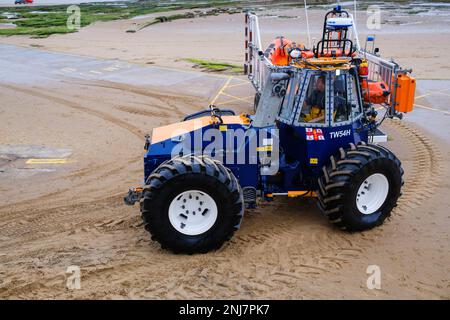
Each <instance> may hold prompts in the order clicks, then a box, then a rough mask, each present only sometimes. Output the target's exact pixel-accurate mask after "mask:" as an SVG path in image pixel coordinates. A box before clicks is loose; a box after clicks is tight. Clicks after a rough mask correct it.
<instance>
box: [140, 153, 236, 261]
mask: <svg viewBox="0 0 450 320" xmlns="http://www.w3.org/2000/svg"><path fill="white" fill-rule="evenodd" d="M243 212H244V201H243V193H242V189H241V187H240V185H239V183H238V181H237V179H236V177H235V176H234V175H233V173H232V172H231V171H230V170H229V169H228V168H226V167H225V166H224V165H223V164H222V163H220V162H219V161H216V160H213V159H211V158H209V157H206V156H193V155H188V156H184V157H177V158H174V159H171V160H169V161H166V162H165V163H163V164H161V165H160V166H159V167H158V168H157V169H156V170H155V171H154V172H153V173H152V174H151V175H150V176H149V178H148V180H147V183H146V186H145V187H144V190H143V199H142V202H141V213H142V218H143V220H144V223H145V228H146V230H148V231H149V232H150V234H151V236H152V239H153V240H156V241H158V242H159V243H160V244H161V247H162V248H163V249H169V250H171V251H173V252H175V253H188V254H193V253H206V252H208V251H211V250H215V249H218V248H220V247H221V246H222V245H223V243H224V242H225V241H227V240H229V239H230V238H231V237H232V236H233V234H234V232H235V231H236V230H237V229H238V228H239V226H240V223H241V220H242V217H243Z"/></svg>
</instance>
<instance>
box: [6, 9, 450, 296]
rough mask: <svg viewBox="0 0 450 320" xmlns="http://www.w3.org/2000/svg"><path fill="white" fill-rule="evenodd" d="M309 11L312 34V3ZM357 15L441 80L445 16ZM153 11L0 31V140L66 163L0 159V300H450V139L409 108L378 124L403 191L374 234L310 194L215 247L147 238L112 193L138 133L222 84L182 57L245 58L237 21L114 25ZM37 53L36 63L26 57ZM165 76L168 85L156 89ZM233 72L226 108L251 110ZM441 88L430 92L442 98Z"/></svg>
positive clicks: (138, 157) (124, 181) (248, 216)
mask: <svg viewBox="0 0 450 320" xmlns="http://www.w3.org/2000/svg"><path fill="white" fill-rule="evenodd" d="M310 14H311V15H310V23H311V30H312V31H314V32H312V36H313V37H316V38H318V37H319V34H320V32H321V26H322V23H323V20H322V19H323V14H324V12H323V11H317V10H313V11H311V13H310ZM259 15H260V16H261V18H260V23H261V29H262V33H263V42H264V43H268V41H269V40H270V39H272V38H273V37H274V36H277V35H284V36H286V37H288V38H291V39H295V40H297V41H298V42H301V41H303V42H304V41H307V40H306V39H307V35H306V32H305V30H304V29H305V27H304V26H305V19H304V11H303V10H302V9H290V10H285V9H283V10H265V11H262V12H260V13H259ZM274 16H282V18H275V17H274ZM357 16H358V26H359V30H360V34H361V39H364V37H365V35H367V34H373V33H375V34H376V37H377V46H378V47H380V48H381V53H382V55H383V56H384V57H392V58H394V59H395V61H397V62H398V63H400V64H402V65H404V66H405V67H408V68H413V70H414V75H415V76H416V77H417V79H418V81H420V80H450V76H449V74H450V73H449V71H450V70H449V69H450V65H449V63H448V61H447V58H448V52H449V50H450V17H449V16H427V15H406V16H403V15H399V14H398V13H396V12H386V13H385V14H384V15H383V22H384V23H383V24H382V28H381V30H376V31H375V32H373V31H371V30H367V28H366V26H365V13H364V12H359V13H358V15H357ZM152 17H153V16H152V15H149V16H146V17H144V18H141V19H130V20H121V21H112V22H98V23H94V24H92V25H90V26H88V27H85V28H82V29H81V30H80V31H79V32H77V33H73V34H66V35H52V36H50V37H49V38H46V39H32V38H28V37H22V36H13V37H1V38H0V45H4V46H3V47H0V59H1V60H2V61H1V63H2V68H3V69H2V70H7V71H8V72H10V73H9V74H8V76H6V74H7V72H6V71H5V73H4V75H2V76H0V101H1V104H0V121H1V124H2V125H1V127H0V146H3V147H5V146H9V147H11V146H13V145H14V146H18V145H20V146H36V145H39V146H45V147H46V148H47V149H48V150H50V151H48V152H53V154H58V152H59V153H61V152H63V151H64V150H65V149H67V150H68V151H67V152H68V153H69V154H70V155H69V156H67V158H68V159H69V160H68V162H67V163H66V164H65V165H63V166H55V165H43V166H35V167H33V170H28V171H27V170H25V168H29V167H27V165H26V163H25V161H26V160H24V159H23V158H20V157H19V156H17V157H15V158H14V157H12V156H10V157H9V158H5V156H3V157H0V169H1V170H0V177H1V179H0V240H1V243H0V297H1V298H3V299H11V298H19V299H29V298H48V299H55V298H62V299H66V298H71V299H72V298H77V299H85V298H87V299H189V298H191V299H212V298H225V299H264V298H270V299H450V277H449V274H450V269H449V266H450V254H449V243H450V239H449V230H450V215H449V212H448V206H449V205H450V200H449V199H448V194H449V191H450V184H449V183H448V178H449V177H450V165H449V163H450V146H449V142H448V137H447V136H442V135H441V136H439V135H438V134H435V131H433V130H427V128H426V126H424V125H421V124H420V123H413V122H412V121H408V116H406V117H405V120H403V121H401V122H400V121H399V120H388V121H386V123H385V124H384V126H383V129H384V130H385V131H386V132H387V133H388V134H389V135H390V139H389V142H388V143H387V144H386V146H387V147H388V148H390V149H391V150H393V151H394V152H395V153H396V154H397V156H398V157H399V158H400V159H401V161H402V164H403V167H404V169H405V188H404V191H403V196H402V197H401V198H400V200H399V203H398V207H396V208H395V209H394V212H393V214H392V217H391V218H390V219H389V221H386V223H385V224H384V225H383V226H381V227H379V228H377V229H374V230H371V231H367V232H363V233H344V232H341V231H339V230H336V229H335V228H333V227H332V226H330V224H329V223H328V221H327V220H326V218H324V217H323V216H321V215H320V213H319V210H318V209H317V207H316V204H315V202H314V201H312V200H308V199H281V198H280V199H277V200H276V201H274V202H272V203H261V205H260V206H259V207H258V209H255V210H248V211H246V213H245V217H244V220H243V224H242V227H241V229H240V230H239V231H238V232H237V233H236V234H235V236H234V238H233V239H232V240H231V241H230V242H228V243H226V244H225V245H224V246H223V247H222V248H221V249H220V250H218V251H216V252H212V253H208V254H205V255H193V256H184V255H173V254H171V253H170V252H167V251H165V250H162V249H161V248H160V246H159V244H158V243H156V242H153V241H151V240H150V237H149V236H148V233H147V232H146V231H145V230H144V229H143V227H142V223H141V218H140V216H139V209H138V208H137V207H133V208H130V207H126V206H124V205H123V202H122V198H123V196H124V194H125V193H126V191H127V190H128V187H130V186H135V185H137V184H139V183H140V182H141V181H140V179H141V176H142V156H143V150H142V147H143V144H144V135H145V133H147V132H149V131H150V130H151V128H153V127H156V126H160V125H162V124H168V123H171V122H175V121H179V120H180V119H181V118H182V117H183V116H184V115H186V114H189V113H191V112H194V111H197V110H200V109H203V108H205V107H206V106H207V105H208V104H209V102H210V101H211V100H212V99H213V98H214V97H215V96H216V95H217V92H218V91H219V89H220V88H221V87H222V86H223V84H224V83H225V82H226V80H227V79H228V76H227V75H226V74H225V75H224V74H209V73H202V72H200V71H198V70H195V69H192V65H191V64H190V63H188V62H186V61H185V59H187V58H198V59H207V60H217V61H226V62H230V63H235V64H241V63H243V57H244V52H243V47H244V38H243V37H244V33H243V26H244V25H243V15H242V14H234V15H228V14H221V15H218V16H211V17H206V18H196V19H184V20H177V21H174V22H170V23H161V24H157V25H154V26H150V27H147V28H144V29H142V30H140V31H138V32H136V33H127V32H126V31H127V30H129V29H130V28H133V27H135V24H136V23H142V22H145V21H147V20H149V19H151V18H152ZM17 47H19V48H20V50H19V49H17V54H15V52H16V51H15V50H16V49H15V48H17ZM6 52H11V53H8V54H9V55H8V56H7V53H6ZM53 53H54V55H52V54H53ZM47 54H49V55H47ZM15 55H16V56H17V57H19V58H17V59H15V58H14V56H15ZM34 55H36V56H38V55H39V60H38V61H37V62H36V63H31V62H30V63H29V62H27V61H28V60H27V59H33V56H34ZM7 57H8V58H7ZM7 59H11V60H14V64H12V62H11V66H10V67H8V65H9V63H8V60H7ZM77 59H78V60H79V61H80V62H79V64H80V65H82V66H83V67H76V65H77V63H78V62H77V61H78V60H77ZM85 59H87V60H85ZM67 61H69V62H70V63H73V65H68V63H67ZM72 61H73V62H72ZM27 64H28V65H27ZM84 67H86V68H87V69H83V68H84ZM108 68H110V69H109V70H110V71H108ZM152 68H154V69H152ZM14 71H16V73H17V74H15V73H14ZM44 71H45V72H44ZM108 72H111V74H110V73H108ZM141 72H142V74H141V75H140V76H139V77H132V76H133V75H136V74H138V73H141ZM170 72H173V75H170V81H171V82H170V83H163V82H162V81H161V82H158V81H159V80H158V79H159V78H158V77H160V76H161V74H164V76H167V75H166V74H165V73H167V74H169V73H170ZM147 75H153V76H147ZM149 77H153V79H147V78H149ZM188 79H189V80H188ZM231 81H232V82H231V84H233V85H235V87H232V86H229V87H230V89H229V90H230V91H228V93H230V94H233V95H237V94H239V95H240V96H241V97H242V99H241V100H235V101H233V102H232V103H230V104H224V105H227V106H229V107H232V108H233V109H235V110H237V111H238V112H251V110H252V106H251V101H252V98H250V97H251V96H252V95H253V94H254V91H253V89H252V87H251V86H250V85H248V84H247V83H246V78H245V77H244V76H234V77H233V78H232V80H231ZM447 83H448V82H447ZM233 88H234V89H233ZM238 88H239V90H240V91H239V93H236V92H232V91H231V90H238ZM419 88H420V86H419ZM447 89H449V90H450V88H441V89H439V90H440V93H441V94H442V97H441V98H442V99H444V98H445V97H447V96H448V94H450V91H446V90H447ZM436 91H437V90H432V89H430V90H425V89H420V90H419V91H418V92H417V96H418V97H420V96H421V95H424V97H422V98H418V99H421V100H420V101H419V100H417V101H418V103H420V104H421V105H423V106H424V107H428V108H432V109H433V108H434V107H435V105H433V104H432V100H431V97H435V96H433V94H434V93H436ZM433 92H434V93H433ZM427 94H429V97H427V96H426V95H427ZM428 98H430V100H428ZM228 100H230V99H229V97H228ZM226 101H227V97H221V98H220V99H219V100H218V102H219V103H220V102H226ZM425 111H427V112H429V115H433V116H434V115H435V116H436V117H447V119H448V116H449V114H450V113H449V112H448V111H449V110H446V111H445V110H444V111H443V112H436V113H433V112H434V111H433V110H425ZM425 111H424V112H425ZM447 121H448V120H447ZM431 125H432V124H430V126H431ZM47 149H46V150H47ZM33 150H34V149H33ZM52 150H53V151H52ZM55 150H56V151H58V152H56V151H55ZM61 150H63V151H61ZM10 153H11V152H10ZM70 265H77V266H80V268H81V273H82V287H81V289H80V290H68V289H67V288H66V286H65V284H66V273H65V271H66V268H67V267H68V266H70ZM369 265H378V266H379V267H380V268H381V270H382V287H381V290H369V289H368V288H367V286H366V280H367V277H368V274H367V273H366V269H367V267H368V266H369Z"/></svg>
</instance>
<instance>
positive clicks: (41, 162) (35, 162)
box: [26, 159, 68, 164]
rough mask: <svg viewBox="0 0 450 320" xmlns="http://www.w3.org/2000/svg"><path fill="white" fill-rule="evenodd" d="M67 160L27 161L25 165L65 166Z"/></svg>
mask: <svg viewBox="0 0 450 320" xmlns="http://www.w3.org/2000/svg"><path fill="white" fill-rule="evenodd" d="M67 162H68V160H67V159H28V160H27V162H26V164H65V163H67Z"/></svg>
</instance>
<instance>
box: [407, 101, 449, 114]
mask: <svg viewBox="0 0 450 320" xmlns="http://www.w3.org/2000/svg"><path fill="white" fill-rule="evenodd" d="M414 107H418V108H422V109H427V110H432V111H437V112H442V113H444V114H450V112H448V111H445V110H440V109H436V108H431V107H427V106H423V105H421V104H417V103H415V104H414Z"/></svg>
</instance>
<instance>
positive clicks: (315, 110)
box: [302, 76, 325, 122]
mask: <svg viewBox="0 0 450 320" xmlns="http://www.w3.org/2000/svg"><path fill="white" fill-rule="evenodd" d="M308 108H309V113H307V114H305V113H304V112H303V113H302V118H303V121H304V122H324V120H325V77H324V76H320V77H318V78H317V79H316V83H315V86H314V90H312V92H310V94H309V95H308V97H306V99H305V105H304V106H303V110H305V109H306V110H307V109H308ZM306 110H305V111H306Z"/></svg>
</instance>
